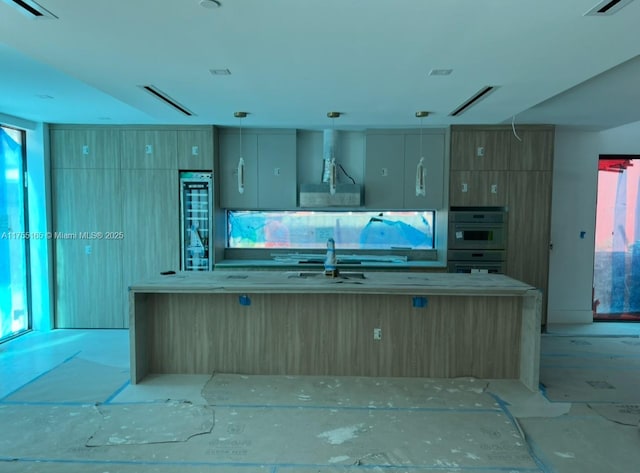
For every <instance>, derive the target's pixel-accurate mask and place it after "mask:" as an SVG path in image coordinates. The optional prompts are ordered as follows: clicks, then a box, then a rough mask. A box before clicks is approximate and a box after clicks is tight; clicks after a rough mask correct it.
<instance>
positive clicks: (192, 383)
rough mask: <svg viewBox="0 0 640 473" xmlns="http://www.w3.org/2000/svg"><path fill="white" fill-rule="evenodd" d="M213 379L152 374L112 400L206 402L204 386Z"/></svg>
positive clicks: (188, 375)
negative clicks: (203, 391) (203, 395)
mask: <svg viewBox="0 0 640 473" xmlns="http://www.w3.org/2000/svg"><path fill="white" fill-rule="evenodd" d="M210 379H211V376H210V375H202V374H161V375H158V374H150V375H148V376H145V378H144V379H143V380H142V381H141V382H139V383H138V384H130V385H128V386H127V387H126V388H125V389H123V390H122V392H120V393H118V395H117V396H115V397H114V398H113V399H112V400H111V403H112V404H118V403H131V402H158V401H160V402H164V401H166V400H168V399H173V400H185V401H189V402H191V403H193V404H200V405H203V404H206V403H207V402H206V401H205V399H204V398H203V397H202V388H203V387H204V385H205V384H207V382H208V381H209V380H210Z"/></svg>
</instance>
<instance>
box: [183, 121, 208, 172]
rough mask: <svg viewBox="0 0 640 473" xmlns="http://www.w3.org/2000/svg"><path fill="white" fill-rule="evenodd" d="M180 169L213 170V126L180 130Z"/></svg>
mask: <svg viewBox="0 0 640 473" xmlns="http://www.w3.org/2000/svg"><path fill="white" fill-rule="evenodd" d="M177 139H178V169H180V170H192V171H212V170H213V147H214V144H213V127H205V128H202V129H194V130H178V131H177Z"/></svg>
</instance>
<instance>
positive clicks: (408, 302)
mask: <svg viewBox="0 0 640 473" xmlns="http://www.w3.org/2000/svg"><path fill="white" fill-rule="evenodd" d="M300 274H306V275H305V276H300ZM358 276H360V275H358ZM540 300H541V296H540V292H539V291H537V290H535V289H534V288H532V287H530V286H528V285H526V284H524V283H521V282H519V281H516V280H514V279H511V278H508V277H506V276H502V275H493V274H491V275H489V274H474V275H468V274H443V273H379V272H371V273H364V279H361V278H360V277H355V276H353V275H349V274H346V275H345V276H343V277H340V278H329V277H325V276H324V275H322V274H320V273H318V274H313V273H297V272H295V273H292V272H273V271H268V272H252V271H250V272H247V273H239V272H233V271H229V272H224V271H214V272H211V273H179V274H177V275H172V276H163V277H161V278H158V279H156V280H153V281H149V282H145V283H140V284H136V285H134V286H132V287H131V288H130V317H131V319H130V337H131V381H132V382H133V383H137V382H139V381H141V380H142V379H143V378H144V377H145V376H146V375H147V374H149V373H201V374H205V373H207V374H208V373H214V372H220V373H241V374H278V375H325V376H326V375H329V376H386V377H394V376H412V377H430V378H453V377H467V376H471V377H477V378H485V379H503V378H515V379H520V380H521V381H522V383H523V384H524V385H525V386H527V387H528V388H529V389H531V390H534V391H535V390H537V389H538V367H539V351H540V328H539V327H540ZM375 329H379V330H380V334H381V337H380V339H379V340H375V339H374V330H375Z"/></svg>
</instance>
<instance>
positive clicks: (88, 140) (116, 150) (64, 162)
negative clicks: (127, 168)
mask: <svg viewBox="0 0 640 473" xmlns="http://www.w3.org/2000/svg"><path fill="white" fill-rule="evenodd" d="M119 133H120V132H119V131H118V130H117V129H114V128H69V129H65V128H63V129H52V130H51V131H50V148H51V157H52V159H51V167H52V168H53V169H119V168H120V155H121V153H120V139H119Z"/></svg>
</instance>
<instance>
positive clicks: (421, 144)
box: [420, 117, 422, 158]
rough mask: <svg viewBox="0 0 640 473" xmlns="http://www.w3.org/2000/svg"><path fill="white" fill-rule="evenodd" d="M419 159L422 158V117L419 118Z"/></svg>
mask: <svg viewBox="0 0 640 473" xmlns="http://www.w3.org/2000/svg"><path fill="white" fill-rule="evenodd" d="M420 157H421V158H422V117H420Z"/></svg>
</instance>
